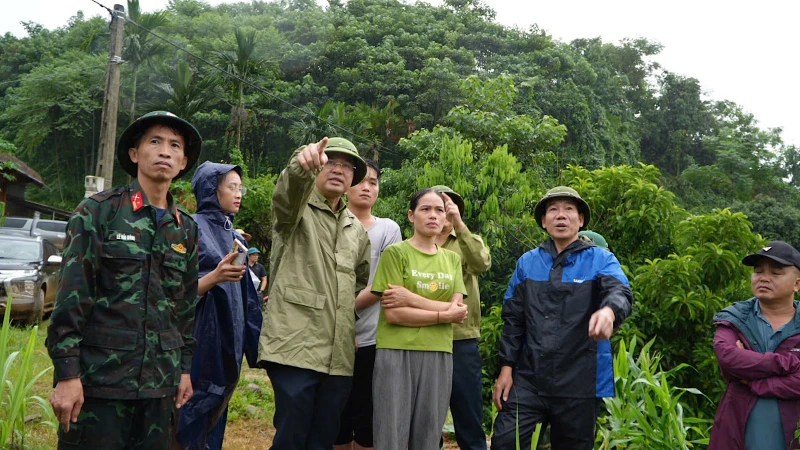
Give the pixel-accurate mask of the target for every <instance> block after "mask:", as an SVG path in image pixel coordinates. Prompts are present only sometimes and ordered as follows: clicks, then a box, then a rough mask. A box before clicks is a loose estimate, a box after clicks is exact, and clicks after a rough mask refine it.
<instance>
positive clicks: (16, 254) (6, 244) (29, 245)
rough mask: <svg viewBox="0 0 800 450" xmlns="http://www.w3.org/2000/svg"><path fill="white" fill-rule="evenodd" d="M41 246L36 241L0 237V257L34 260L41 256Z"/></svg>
mask: <svg viewBox="0 0 800 450" xmlns="http://www.w3.org/2000/svg"><path fill="white" fill-rule="evenodd" d="M41 254H42V251H41V246H40V245H39V243H38V242H36V241H16V240H13V239H0V258H3V259H24V260H27V261H35V260H38V259H39V258H41Z"/></svg>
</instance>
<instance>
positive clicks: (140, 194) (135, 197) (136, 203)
mask: <svg viewBox="0 0 800 450" xmlns="http://www.w3.org/2000/svg"><path fill="white" fill-rule="evenodd" d="M128 195H129V196H130V199H131V207H133V210H134V211H138V210H140V209H142V208H143V207H145V206H152V204H151V203H150V199H148V198H147V194H145V193H144V189H142V185H141V184H139V179H138V178H137V179H134V180H133V182H132V183H131V184H129V185H128ZM167 213H169V214H170V215H172V217H174V218H175V220H176V221H178V223H180V221H181V219H180V217H179V215H178V207H177V206H175V198H174V197H172V193H171V192H169V191H167Z"/></svg>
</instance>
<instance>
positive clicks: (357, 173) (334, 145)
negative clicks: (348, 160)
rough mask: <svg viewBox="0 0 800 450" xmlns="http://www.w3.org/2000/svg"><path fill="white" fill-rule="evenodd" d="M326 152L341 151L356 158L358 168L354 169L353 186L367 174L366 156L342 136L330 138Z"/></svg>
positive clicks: (355, 162)
mask: <svg viewBox="0 0 800 450" xmlns="http://www.w3.org/2000/svg"><path fill="white" fill-rule="evenodd" d="M325 153H341V154H344V155H347V156H350V157H352V158H354V159H355V161H353V163H354V164H355V166H356V168H355V170H354V171H353V183H352V184H351V186H355V185H357V184H358V183H361V181H362V180H364V177H366V176H367V163H366V162H364V158H362V157H361V155H359V154H358V149H357V148H356V146H355V145H353V143H352V142H350V141H348V140H347V139H345V138H340V137H332V138H329V139H328V145H326V146H325Z"/></svg>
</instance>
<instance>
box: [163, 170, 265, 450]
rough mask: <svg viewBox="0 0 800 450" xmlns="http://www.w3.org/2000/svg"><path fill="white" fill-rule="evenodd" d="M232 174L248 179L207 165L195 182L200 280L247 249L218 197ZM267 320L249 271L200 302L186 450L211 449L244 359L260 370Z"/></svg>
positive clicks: (184, 419)
mask: <svg viewBox="0 0 800 450" xmlns="http://www.w3.org/2000/svg"><path fill="white" fill-rule="evenodd" d="M231 170H235V171H236V172H237V173H239V174H240V175H241V174H242V169H241V168H240V167H239V166H235V165H231V164H218V163H212V162H205V163H203V164H202V165H200V167H198V168H197V171H196V172H195V174H194V177H193V178H192V192H193V193H194V195H195V198H196V199H197V212H196V213H195V214H194V215H192V217H193V218H194V220H195V221H196V222H197V228H198V231H199V238H198V241H199V242H198V258H197V259H198V264H199V266H200V267H199V277H200V278H202V277H203V276H204V275H206V274H208V273H210V272H211V271H213V270H214V269H216V267H217V264H219V262H220V261H221V260H222V258H224V257H225V256H226V255H227V254H228V253H230V251H231V247H232V246H233V240H234V239H238V240H239V241H241V242H242V244H244V245H245V246H247V242H245V240H244V238H243V237H242V236H241V235H240V234H239V233H237V232H236V231H234V229H233V214H225V213H223V212H222V208H221V207H220V204H219V199H218V198H217V183H218V181H217V180H218V179H219V177H220V176H223V175H225V174H227V173H228V172H230V171H231ZM245 264H246V263H245ZM261 320H262V318H261V298H260V296H259V295H258V292H256V289H255V286H254V285H253V282H252V280H251V277H250V270H245V276H244V278H243V279H242V280H241V281H240V282H238V283H235V282H225V283H220V284H217V285H216V286H214V287H212V288H211V290H209V291H208V292H207V293H206V294H205V295H203V296H200V297H199V298H198V303H197V312H196V316H195V322H194V323H195V327H194V337H195V340H196V342H197V349H196V350H195V353H194V358H193V360H192V373H191V378H192V388H193V389H194V395H193V396H192V398H191V399H190V400H189V402H188V403H187V404H185V405H184V406H183V407H182V408H181V410H180V421H179V424H178V430H177V439H178V442H180V444H181V446H182V447H183V448H185V449H195V448H197V449H205V448H206V445H205V444H206V439H207V437H208V436H209V434H210V433H211V430H212V429H213V428H214V426H215V425H216V424H217V422H218V421H219V419H220V417H223V414H224V413H225V411H226V407H227V404H228V400H229V399H230V396H231V395H232V394H233V390H234V388H235V387H236V384H237V382H238V380H239V374H240V372H241V367H242V360H243V359H244V358H243V357H245V356H246V357H247V361H248V363H249V364H250V367H256V364H257V356H258V337H259V334H260V332H261ZM209 444H211V442H209ZM212 447H215V446H214V445H212Z"/></svg>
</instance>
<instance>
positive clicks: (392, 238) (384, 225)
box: [356, 217, 403, 347]
mask: <svg viewBox="0 0 800 450" xmlns="http://www.w3.org/2000/svg"><path fill="white" fill-rule="evenodd" d="M367 234H368V235H369V242H370V244H371V246H372V255H371V256H372V259H371V260H370V265H369V283H368V284H370V285H371V284H372V279H373V278H375V270H377V269H378V260H380V259H381V254H382V253H383V251H384V250H386V247H388V246H390V245H392V244H394V243H396V242H400V241H402V240H403V236H402V234H401V233H400V226H398V225H397V223H395V221H394V220H392V219H383V218H381V217H376V218H375V223H373V224H372V226H371V227H369V228H367ZM380 311H381V303H380V302H376V303H374V304H372V305H370V306H367V307H366V308H364V309H359V310H358V317H359V319H358V320H357V321H356V345H357V346H358V347H366V346H368V345H375V342H376V340H375V330H377V328H378V316H379V315H380Z"/></svg>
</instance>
